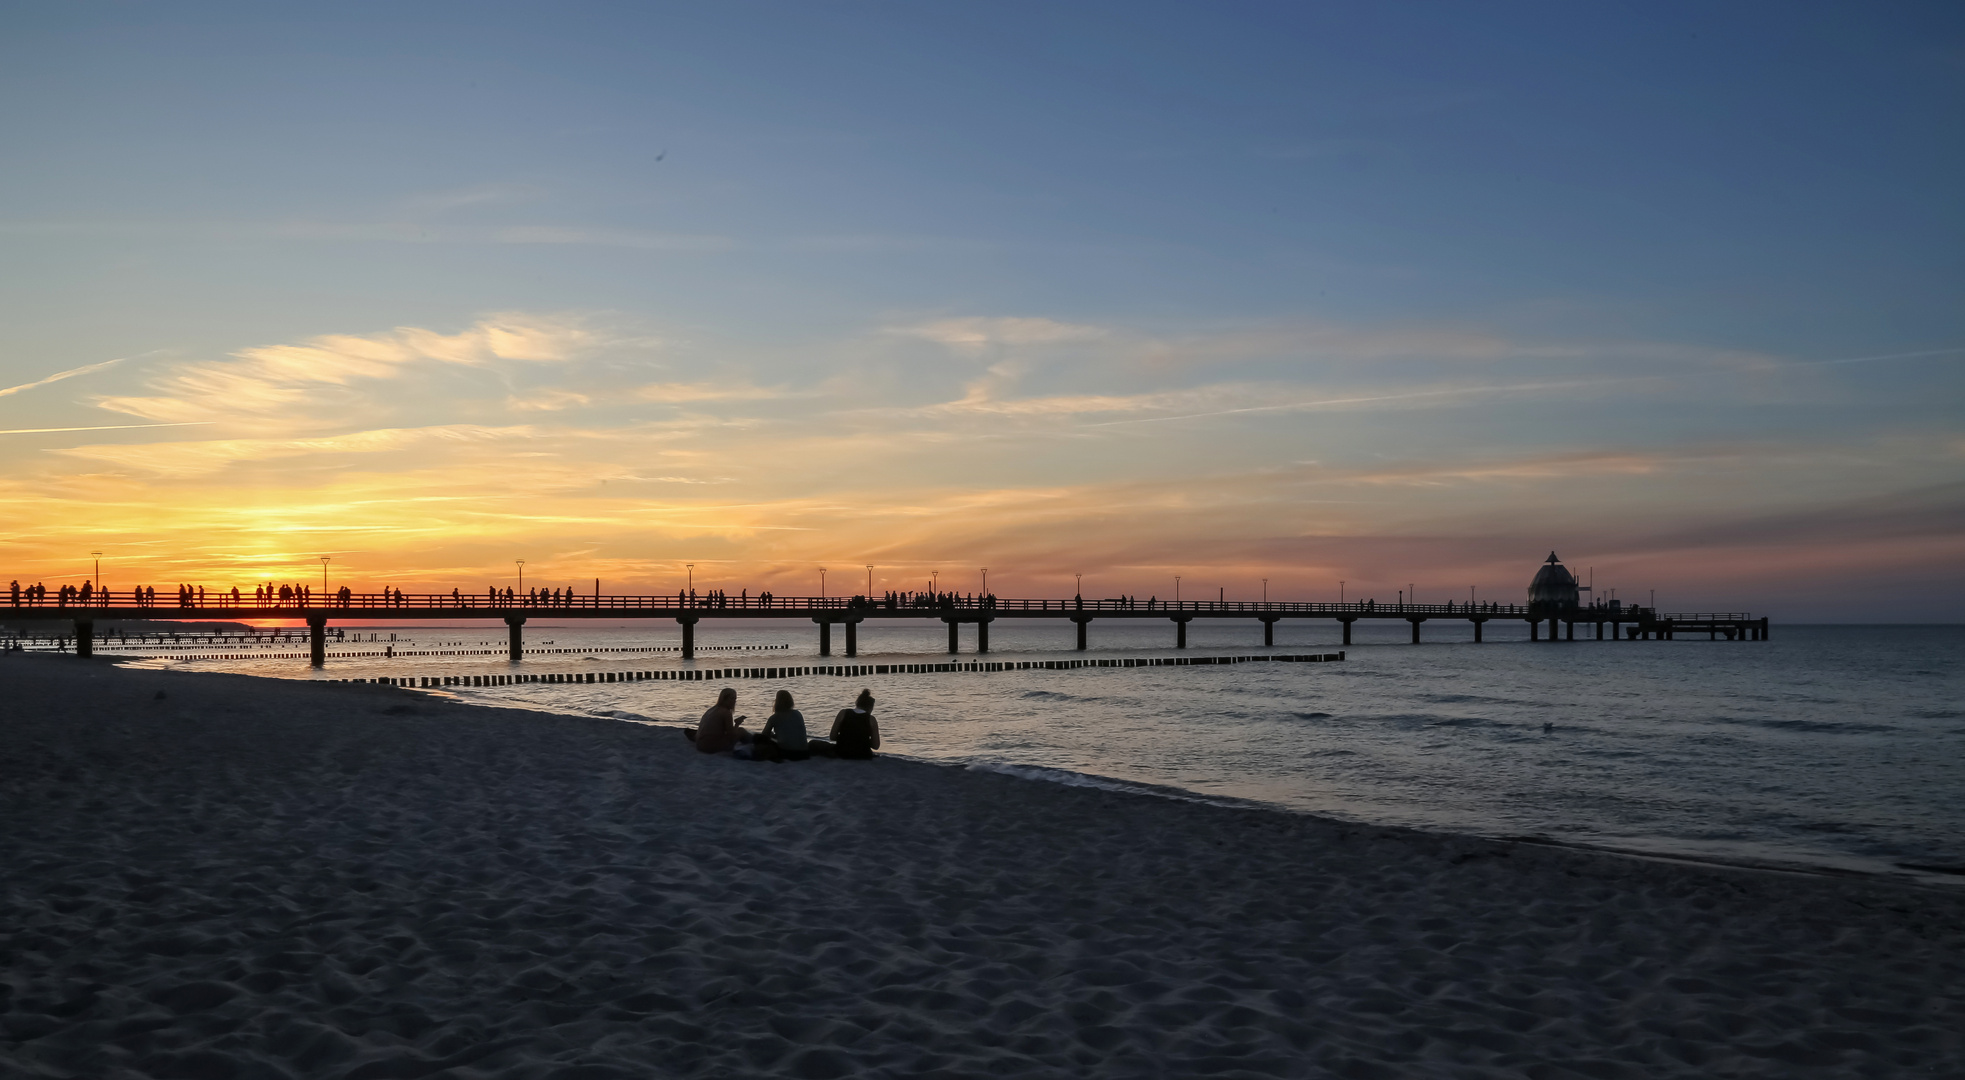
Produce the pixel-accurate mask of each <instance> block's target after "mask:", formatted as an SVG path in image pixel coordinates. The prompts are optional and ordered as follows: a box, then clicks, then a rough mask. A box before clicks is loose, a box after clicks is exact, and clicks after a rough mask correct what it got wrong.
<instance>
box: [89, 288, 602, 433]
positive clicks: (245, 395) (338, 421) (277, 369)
mask: <svg viewBox="0 0 1965 1080" xmlns="http://www.w3.org/2000/svg"><path fill="white" fill-rule="evenodd" d="M586 339H587V334H586V332H585V331H584V330H583V329H582V328H580V327H579V326H577V325H574V324H570V323H566V322H561V321H551V320H543V319H537V318H524V317H518V316H502V317H497V318H492V319H487V320H485V321H482V322H480V323H478V324H477V325H475V326H473V327H471V328H469V329H467V330H464V331H462V332H460V333H456V334H443V333H438V332H435V331H431V330H425V329H420V328H416V327H405V328H401V329H398V330H395V331H393V332H390V333H387V334H379V335H368V336H358V335H350V334H333V335H326V336H323V337H318V338H314V339H312V340H310V341H307V342H304V343H301V344H297V345H271V346H263V347H259V348H251V349H244V350H241V351H240V352H238V353H236V354H234V355H233V356H232V357H230V358H228V359H225V360H211V361H189V362H185V363H179V364H174V365H171V366H169V367H167V368H165V369H163V370H162V371H160V372H158V373H157V374H156V375H154V376H152V377H151V378H150V379H149V380H147V383H146V386H147V388H148V389H149V390H151V391H153V393H151V394H148V395H141V396H138V395H108V396H104V397H100V398H97V399H96V400H95V403H96V404H97V405H99V406H101V407H103V408H105V409H109V410H111V411H114V412H120V413H125V414H128V415H131V416H137V417H142V418H144V419H147V420H156V421H176V422H184V421H191V420H213V419H227V420H232V421H236V422H240V423H268V422H277V423H278V424H280V425H281V426H283V427H285V428H287V429H288V430H293V429H300V430H324V429H332V428H336V427H343V426H346V425H347V424H348V423H349V422H350V421H351V420H356V419H358V418H361V417H362V416H364V414H365V412H369V413H372V411H373V410H374V409H378V408H382V407H384V406H385V405H386V404H388V401H387V399H386V397H383V396H379V395H386V394H388V393H389V391H385V390H383V389H382V387H383V386H385V385H386V384H389V383H391V382H394V381H398V380H401V379H403V378H404V377H406V376H407V375H409V374H411V373H413V372H416V371H418V370H422V369H432V368H435V369H441V368H445V367H464V368H474V367H485V366H488V365H490V364H493V363H495V362H498V361H515V362H523V363H532V364H556V363H561V362H564V361H566V360H568V359H570V358H571V357H572V356H573V355H574V353H575V352H576V351H577V350H578V349H579V348H580V347H581V345H582V344H583V343H584V342H585V340H586Z"/></svg>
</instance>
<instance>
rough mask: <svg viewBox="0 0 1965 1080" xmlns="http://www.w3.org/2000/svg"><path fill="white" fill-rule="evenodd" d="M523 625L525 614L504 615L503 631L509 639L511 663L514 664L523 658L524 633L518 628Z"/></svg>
mask: <svg viewBox="0 0 1965 1080" xmlns="http://www.w3.org/2000/svg"><path fill="white" fill-rule="evenodd" d="M524 625H525V616H523V615H507V616H505V628H506V629H505V633H506V636H507V637H509V638H510V639H511V646H512V663H514V664H516V663H518V662H519V661H520V660H523V659H525V635H524V634H523V633H522V632H520V630H519V627H521V626H524Z"/></svg>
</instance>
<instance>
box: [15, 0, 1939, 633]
mask: <svg viewBox="0 0 1965 1080" xmlns="http://www.w3.org/2000/svg"><path fill="white" fill-rule="evenodd" d="M0 101H5V102H6V103H7V107H6V108H4V109H0V140H3V141H0V145H4V146H5V147H6V152H5V153H4V154H0V508H4V510H5V513H4V514H0V563H4V565H0V577H7V578H16V579H19V580H22V581H23V582H29V581H43V582H46V583H48V584H50V585H51V586H52V585H53V584H56V583H76V584H79V583H80V582H81V581H82V580H84V579H86V578H88V577H90V576H91V575H92V574H93V573H94V572H95V571H94V565H95V564H94V562H93V561H92V559H93V556H92V553H93V552H98V551H99V552H101V553H102V555H101V565H102V575H103V580H104V581H106V582H107V583H108V584H109V585H110V586H111V587H113V588H118V589H123V588H128V587H130V586H131V585H136V584H147V585H151V586H155V587H160V588H162V589H163V590H165V591H168V590H169V589H170V588H172V587H173V586H174V585H175V583H178V582H189V583H195V584H204V585H207V586H210V587H219V588H226V587H230V586H232V585H235V584H237V585H242V586H246V587H249V586H250V585H252V584H253V583H256V582H263V581H279V582H288V581H293V582H301V581H314V582H318V581H319V580H320V576H321V562H320V558H321V556H328V558H329V563H328V574H329V577H330V580H331V581H332V583H333V584H334V585H335V586H336V587H338V586H340V585H344V584H345V585H348V586H349V587H351V588H353V589H355V590H357V591H370V590H374V589H378V588H381V587H383V586H389V587H394V588H403V589H407V590H409V591H411V592H416V591H422V590H425V589H431V590H442V591H446V592H447V591H448V590H449V589H450V588H452V587H461V588H464V589H465V590H466V591H481V590H482V589H483V588H485V587H486V586H488V585H493V584H503V585H512V584H515V583H516V581H517V574H518V573H519V572H520V567H519V560H524V568H523V572H524V574H525V580H526V584H527V585H528V586H551V587H562V586H565V587H578V588H579V589H580V590H581V591H582V592H590V591H591V590H592V588H593V583H594V582H595V581H596V580H598V581H599V582H600V583H601V587H602V588H603V589H604V590H605V591H608V592H645V593H654V592H672V591H674V590H676V589H678V588H680V587H682V585H683V583H684V582H685V581H687V580H692V579H693V581H694V583H695V585H696V586H697V588H699V589H703V588H724V589H727V590H729V591H731V592H733V593H734V592H737V591H739V590H748V591H750V592H752V593H755V592H758V591H760V590H764V589H769V590H772V591H774V592H776V593H778V594H780V595H812V594H815V593H817V592H818V590H819V587H820V573H819V570H820V568H825V569H826V571H827V576H828V579H829V581H828V584H827V586H826V587H827V589H828V591H829V592H831V593H833V594H837V593H840V592H849V591H850V592H858V591H865V589H866V582H867V579H868V574H869V571H868V570H867V569H866V567H867V566H869V565H871V566H872V567H873V569H872V571H871V575H872V581H873V588H874V589H875V591H879V592H884V591H887V590H890V589H921V588H925V587H927V585H928V583H929V582H930V581H931V580H938V581H939V583H940V585H941V586H942V587H943V588H952V589H955V590H957V591H976V590H977V589H978V588H979V587H980V585H981V576H982V570H983V569H984V568H988V572H989V588H990V590H991V591H992V592H995V593H997V594H999V595H1002V596H1012V597H1016V596H1025V597H1035V596H1065V595H1070V594H1071V592H1072V591H1073V590H1074V589H1075V588H1078V587H1079V586H1078V582H1079V581H1080V580H1081V578H1080V577H1079V576H1077V575H1082V582H1083V585H1082V587H1083V590H1084V594H1085V595H1086V596H1088V597H1104V596H1117V595H1122V594H1126V595H1136V596H1139V597H1141V598H1145V597H1149V596H1157V597H1160V598H1163V599H1164V598H1170V597H1172V596H1173V595H1174V594H1175V592H1176V590H1177V589H1178V590H1180V592H1181V595H1182V596H1183V598H1185V599H1199V598H1212V597H1215V596H1221V597H1226V598H1228V599H1243V600H1247V599H1256V598H1258V597H1260V596H1263V595H1265V594H1266V595H1267V596H1268V597H1269V598H1270V599H1290V600H1330V599H1336V598H1337V597H1338V595H1339V591H1340V590H1342V591H1343V594H1344V595H1345V597H1346V598H1348V599H1356V598H1359V597H1376V598H1379V599H1382V600H1391V599H1394V598H1395V597H1396V596H1397V595H1398V594H1399V593H1400V592H1401V591H1403V590H1411V591H1412V593H1413V595H1415V596H1416V597H1417V599H1419V600H1420V601H1422V602H1439V601H1444V600H1459V599H1466V598H1468V597H1469V596H1474V597H1476V598H1478V599H1482V600H1502V601H1518V600H1520V599H1522V598H1523V595H1524V590H1525V588H1526V586H1527V583H1528V580H1529V578H1530V577H1531V576H1532V575H1533V573H1534V571H1535V569H1536V566H1537V564H1539V563H1540V562H1541V561H1542V560H1543V559H1545V558H1546V557H1547V556H1548V554H1549V553H1550V552H1551V551H1554V552H1556V553H1558V554H1559V555H1560V556H1561V557H1562V558H1563V559H1564V560H1565V562H1567V563H1568V564H1570V565H1571V566H1572V567H1574V568H1575V569H1576V570H1577V571H1578V572H1579V573H1580V574H1582V575H1583V576H1585V578H1586V579H1587V580H1593V581H1594V584H1595V588H1596V590H1597V593H1596V595H1598V596H1600V597H1602V598H1605V599H1608V598H1609V597H1611V596H1612V595H1613V592H1612V590H1615V593H1614V595H1616V596H1617V597H1619V598H1621V599H1624V600H1629V601H1636V602H1650V600H1651V598H1652V597H1653V596H1655V598H1656V601H1657V603H1658V604H1659V605H1660V606H1661V607H1664V608H1666V609H1667V610H1672V611H1691V610H1699V611H1712V610H1720V611H1752V612H1754V613H1755V614H1767V615H1770V616H1772V617H1774V618H1776V619H1786V620H1821V621H1892V622H1894V621H1957V618H1958V615H1957V612H1958V611H1959V610H1960V608H1961V606H1965V199H1961V198H1960V197H1959V192H1962V191H1965V124H1961V122H1960V121H1961V117H1965V8H1960V7H1958V6H1957V5H1955V4H1942V3H1933V4H1917V3H1903V4H1890V5H1877V4H1857V3H1849V4H1826V5H1824V4H1808V3H1767V4H1752V3H1742V4H1730V5H1712V4H1673V3H1645V4H1610V3H1604V4H1588V5H1578V4H1562V3H1553V2H1550V3H1495V4H1481V5H1464V4H1409V5H1388V4H1368V3H1357V4H1315V3H1292V4H1274V5H1270V4H1237V3H1219V4H1212V3H1211V4H1155V3H1145V2H1130V3H1121V4H1094V3H1067V4H1058V3H1016V2H1007V3H991V4H971V5H958V4H903V3H827V4H809V3H784V4H761V3H743V2H737V3H721V4H715V5H703V4H688V5H684V4H675V5H666V4H580V3H568V4H553V5H543V4H542V5H497V4H468V5H465V4H457V5H445V4H436V3H432V4H418V5H364V4H354V3H349V4H334V5H305V6H302V5H259V4H254V5H245V4H242V5H236V6H225V5H201V4H177V5H135V4H116V3H103V4H88V5H80V4H63V5H53V4H18V3H5V4H0ZM1177 578H1178V579H1179V581H1178V583H1177V582H1176V579H1177Z"/></svg>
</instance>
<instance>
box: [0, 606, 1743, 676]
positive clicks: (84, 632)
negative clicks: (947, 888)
mask: <svg viewBox="0 0 1965 1080" xmlns="http://www.w3.org/2000/svg"><path fill="white" fill-rule="evenodd" d="M1305 618H1309V619H1331V620H1333V621H1335V622H1337V623H1339V624H1340V625H1342V627H1343V630H1344V644H1346V645H1349V644H1351V643H1352V641H1351V628H1352V626H1353V624H1355V623H1357V622H1359V621H1360V620H1365V621H1399V620H1404V621H1405V622H1408V623H1410V624H1411V626H1412V642H1413V644H1418V643H1419V641H1420V627H1421V625H1423V624H1424V623H1427V622H1429V621H1435V620H1457V621H1463V622H1467V623H1471V624H1472V625H1473V628H1474V640H1475V641H1481V640H1482V637H1483V635H1482V630H1483V627H1484V626H1485V625H1486V624H1487V623H1489V622H1493V621H1497V620H1501V621H1516V622H1526V623H1527V624H1528V626H1529V636H1530V639H1531V640H1536V641H1541V640H1545V639H1544V638H1543V637H1542V630H1543V628H1544V626H1545V624H1546V627H1547V629H1548V637H1547V638H1546V640H1548V641H1552V642H1553V641H1558V640H1566V641H1574V640H1576V628H1577V627H1578V626H1581V627H1583V628H1584V631H1585V635H1586V637H1589V636H1594V638H1595V640H1598V641H1603V640H1606V634H1607V635H1608V640H1612V641H1618V640H1623V641H1637V640H1671V639H1674V638H1676V637H1677V636H1678V635H1679V634H1680V633H1689V634H1698V633H1704V634H1706V635H1707V637H1708V639H1709V640H1719V639H1722V638H1723V639H1725V640H1728V641H1764V640H1766V638H1767V630H1768V626H1767V619H1766V618H1765V617H1761V618H1758V619H1756V618H1754V617H1753V616H1751V615H1749V614H1748V613H1746V612H1696V613H1680V614H1661V613H1658V612H1656V611H1653V610H1651V609H1649V608H1640V607H1609V606H1604V607H1594V606H1593V607H1577V608H1568V609H1562V610H1553V611H1552V610H1548V609H1546V608H1543V607H1541V606H1539V605H1538V606H1531V605H1527V604H1500V603H1474V602H1468V603H1459V602H1454V603H1445V604H1380V603H1377V602H1376V601H1372V600H1354V601H1349V602H1343V603H1325V602H1293V601H1281V600H1278V601H1245V600H1185V601H1165V600H1150V601H1137V600H1122V599H1103V600H1085V599H1080V598H1077V597H1072V598H1069V599H1008V598H1002V597H958V596H953V595H948V596H942V597H939V598H935V599H933V600H932V601H930V602H925V603H923V602H901V601H897V600H890V599H885V598H882V599H873V600H868V599H866V598H863V597H836V596H835V597H810V596H807V597H778V596H769V597H765V596H748V595H745V596H737V597H730V596H715V597H714V598H713V597H710V596H701V595H697V596H691V595H688V594H682V595H678V594H675V593H667V594H656V595H642V596H632V595H612V596H610V595H604V594H590V595H586V596H579V595H571V594H565V595H561V596H558V597H554V598H553V599H552V600H551V601H550V602H538V601H534V600H532V599H530V598H528V597H526V596H514V595H508V594H506V593H495V592H494V591H492V590H487V591H486V592H485V593H483V594H480V595H475V596H473V595H466V594H464V593H462V592H461V591H454V592H450V593H420V594H418V593H399V592H383V593H355V592H351V591H348V590H340V591H337V592H332V593H326V594H325V595H323V596H314V597H306V598H304V599H289V600H280V601H274V602H266V601H261V602H254V601H252V600H249V599H245V598H243V597H241V598H239V599H237V600H235V599H234V597H233V596H232V594H231V593H229V592H227V593H223V594H208V595H206V596H202V597H201V596H200V595H199V594H198V593H196V592H195V591H194V592H192V593H190V594H189V595H188V596H185V597H184V598H183V599H182V600H180V599H179V596H178V595H177V594H173V595H172V596H171V597H170V598H169V600H168V601H165V600H164V599H162V598H159V599H157V600H155V601H152V600H151V598H150V595H149V594H143V595H139V594H138V593H137V592H135V591H129V592H124V591H107V590H105V591H102V592H96V593H94V594H92V595H91V596H90V597H88V598H87V600H85V601H77V600H75V599H72V598H71V599H67V600H66V601H65V602H63V601H60V600H57V599H56V598H53V597H50V598H48V600H47V602H41V603H37V602H33V599H32V598H30V597H25V596H21V597H14V598H13V601H12V604H11V606H6V607H0V619H9V620H30V619H31V620H41V619H60V620H67V621H71V622H73V624H74V627H75V644H76V652H77V653H78V654H79V655H83V656H87V655H90V654H91V653H92V651H93V643H94V630H95V623H96V622H98V621H110V620H151V621H157V620H165V621H168V620H197V621H206V620H258V619H290V620H297V621H304V622H305V623H306V624H307V625H308V627H309V628H310V630H311V634H310V638H311V655H312V658H313V661H314V664H315V666H320V665H322V664H323V663H325V649H326V627H327V625H328V624H329V623H330V622H333V621H343V622H352V621H360V622H375V621H418V622H428V621H431V620H487V619H496V620H501V621H503V622H504V623H505V624H506V626H507V627H508V628H509V633H510V639H511V654H512V659H513V660H515V661H516V660H517V659H518V658H519V656H520V648H521V640H522V630H521V628H522V627H523V626H524V625H525V623H526V621H527V620H529V619H669V620H674V621H675V622H676V623H678V624H680V625H681V626H682V642H683V645H682V654H683V657H684V658H685V659H693V658H694V656H695V639H696V635H695V629H696V624H697V623H698V622H700V621H702V620H704V619H711V620H717V619H809V620H810V621H812V622H813V623H815V624H817V627H818V631H819V654H820V655H821V656H830V655H832V628H833V627H834V626H835V625H838V626H841V627H842V628H843V629H844V631H845V636H846V641H845V645H846V655H847V656H854V655H857V652H858V641H857V637H858V635H857V630H858V627H859V624H860V623H862V622H868V621H873V622H888V621H902V620H925V621H940V622H944V623H946V624H948V651H949V652H950V653H951V654H954V653H957V652H959V651H960V641H959V638H958V635H957V631H958V629H959V628H960V627H961V626H962V625H964V624H972V625H974V626H975V627H976V651H977V652H978V653H986V652H988V651H989V625H990V623H992V622H994V621H995V620H997V619H1051V620H1069V621H1071V622H1074V623H1076V624H1077V625H1078V648H1079V649H1084V648H1086V647H1087V634H1088V627H1089V626H1090V624H1091V623H1092V622H1093V621H1095V620H1104V619H1124V620H1140V619H1147V620H1153V619H1158V620H1165V621H1168V622H1171V623H1173V624H1174V633H1175V641H1174V647H1175V648H1181V649H1184V648H1186V647H1187V624H1188V623H1189V622H1191V621H1193V620H1195V619H1254V620H1257V621H1259V622H1261V623H1262V629H1263V633H1262V636H1263V644H1264V645H1274V644H1275V627H1276V623H1277V622H1278V621H1280V620H1283V619H1305ZM1559 634H1560V637H1559V636H1558V635H1559Z"/></svg>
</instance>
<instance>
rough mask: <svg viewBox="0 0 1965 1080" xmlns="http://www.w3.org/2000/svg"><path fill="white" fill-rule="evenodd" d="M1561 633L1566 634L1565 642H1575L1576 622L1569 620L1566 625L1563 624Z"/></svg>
mask: <svg viewBox="0 0 1965 1080" xmlns="http://www.w3.org/2000/svg"><path fill="white" fill-rule="evenodd" d="M1563 631H1564V633H1566V634H1568V638H1567V639H1566V640H1569V641H1575V640H1576V620H1574V619H1571V620H1570V621H1569V622H1567V623H1565V624H1564V625H1563Z"/></svg>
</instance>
